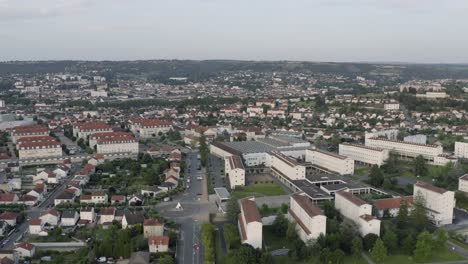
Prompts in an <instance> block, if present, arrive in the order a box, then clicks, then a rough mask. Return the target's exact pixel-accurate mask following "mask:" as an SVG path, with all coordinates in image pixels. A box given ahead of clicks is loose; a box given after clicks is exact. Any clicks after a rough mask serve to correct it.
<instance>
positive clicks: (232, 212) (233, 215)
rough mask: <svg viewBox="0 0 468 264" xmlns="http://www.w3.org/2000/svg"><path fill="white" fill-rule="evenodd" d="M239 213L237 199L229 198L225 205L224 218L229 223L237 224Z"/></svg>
mask: <svg viewBox="0 0 468 264" xmlns="http://www.w3.org/2000/svg"><path fill="white" fill-rule="evenodd" d="M239 213H240V208H239V203H238V202H237V199H235V198H234V197H231V199H229V200H228V201H227V204H226V218H227V219H228V221H229V222H231V223H237V217H238V215H239Z"/></svg>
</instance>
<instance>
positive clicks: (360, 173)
mask: <svg viewBox="0 0 468 264" xmlns="http://www.w3.org/2000/svg"><path fill="white" fill-rule="evenodd" d="M365 172H366V168H359V169H355V170H354V175H357V176H359V177H362V176H364V173H365Z"/></svg>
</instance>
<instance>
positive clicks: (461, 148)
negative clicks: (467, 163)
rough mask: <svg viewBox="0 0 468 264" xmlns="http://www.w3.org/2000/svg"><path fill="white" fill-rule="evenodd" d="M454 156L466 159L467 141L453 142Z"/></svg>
mask: <svg viewBox="0 0 468 264" xmlns="http://www.w3.org/2000/svg"><path fill="white" fill-rule="evenodd" d="M454 150H455V151H454V153H455V156H456V157H457V158H465V159H468V143H467V142H455V149H454Z"/></svg>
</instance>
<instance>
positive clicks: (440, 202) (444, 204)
mask: <svg viewBox="0 0 468 264" xmlns="http://www.w3.org/2000/svg"><path fill="white" fill-rule="evenodd" d="M418 195H421V196H422V197H423V198H424V201H425V202H426V205H425V206H426V208H427V212H428V215H429V218H430V219H431V221H432V222H433V223H434V224H435V225H436V226H442V225H449V224H451V223H452V222H453V208H455V193H454V192H452V191H447V190H445V189H442V188H439V187H436V186H434V185H431V184H428V183H425V182H420V181H418V182H416V183H415V184H414V186H413V196H414V199H416V197H417V196H418Z"/></svg>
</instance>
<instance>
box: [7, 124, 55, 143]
mask: <svg viewBox="0 0 468 264" xmlns="http://www.w3.org/2000/svg"><path fill="white" fill-rule="evenodd" d="M48 135H49V129H48V128H46V127H43V126H39V125H30V126H17V127H14V128H12V129H11V130H10V136H11V141H12V142H13V143H14V144H16V143H17V141H18V139H19V138H21V137H45V136H48Z"/></svg>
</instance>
